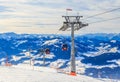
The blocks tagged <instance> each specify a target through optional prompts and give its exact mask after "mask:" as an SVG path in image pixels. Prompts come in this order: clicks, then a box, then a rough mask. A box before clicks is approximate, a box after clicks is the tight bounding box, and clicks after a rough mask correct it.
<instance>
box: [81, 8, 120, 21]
mask: <svg viewBox="0 0 120 82" xmlns="http://www.w3.org/2000/svg"><path fill="white" fill-rule="evenodd" d="M119 9H120V8H116V9H112V10H108V11H105V12H102V13H98V14H95V15H92V16H89V17H86V18H84V19H88V18H92V17H95V16H99V15H103V14H106V13H110V12H113V11H116V10H119ZM84 19H83V20H84Z"/></svg>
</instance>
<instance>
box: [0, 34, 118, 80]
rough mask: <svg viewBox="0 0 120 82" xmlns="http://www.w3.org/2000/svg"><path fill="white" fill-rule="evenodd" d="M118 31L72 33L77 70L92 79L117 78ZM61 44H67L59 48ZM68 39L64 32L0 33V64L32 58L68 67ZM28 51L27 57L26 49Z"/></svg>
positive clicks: (36, 61)
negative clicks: (66, 47) (48, 52)
mask: <svg viewBox="0 0 120 82" xmlns="http://www.w3.org/2000/svg"><path fill="white" fill-rule="evenodd" d="M119 37H120V34H86V35H76V36H75V55H76V66H77V73H78V74H84V75H87V76H91V77H95V78H112V79H119V78H120V38H119ZM62 44H67V45H68V50H67V51H62V49H61V46H62ZM70 45H71V39H70V36H68V35H53V34H51V35H47V34H46V35H42V34H15V33H2V34H0V64H1V65H3V64H4V63H5V62H6V57H7V60H8V61H9V62H11V63H12V64H13V65H18V64H20V63H25V62H26V61H29V60H30V58H31V57H32V58H33V59H34V66H43V55H45V66H47V67H56V66H57V68H60V69H64V70H66V69H69V67H70V49H71V47H70ZM46 48H49V49H50V54H41V52H40V50H41V49H46ZM29 50H31V53H30V54H31V57H30V56H29V53H28V51H29Z"/></svg>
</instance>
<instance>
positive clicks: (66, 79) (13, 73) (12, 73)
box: [0, 65, 104, 82]
mask: <svg viewBox="0 0 120 82" xmlns="http://www.w3.org/2000/svg"><path fill="white" fill-rule="evenodd" d="M22 67H23V68H22ZM27 68H28V69H25V67H24V65H19V66H13V67H2V66H0V82H88V81H91V82H104V81H102V80H97V79H94V78H91V77H87V76H83V75H77V76H70V75H66V74H62V73H57V71H55V70H54V69H51V68H45V67H40V68H38V67H35V69H34V70H33V69H32V67H30V66H27Z"/></svg>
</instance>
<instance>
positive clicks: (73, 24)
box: [59, 16, 88, 75]
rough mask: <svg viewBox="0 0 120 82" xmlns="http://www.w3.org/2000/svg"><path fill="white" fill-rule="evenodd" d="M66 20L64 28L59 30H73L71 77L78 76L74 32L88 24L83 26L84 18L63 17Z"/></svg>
mask: <svg viewBox="0 0 120 82" xmlns="http://www.w3.org/2000/svg"><path fill="white" fill-rule="evenodd" d="M62 17H64V18H65V20H66V21H65V22H63V26H62V27H61V28H60V29H59V30H61V31H66V30H67V29H68V28H71V59H70V60H71V73H70V75H76V66H75V48H74V31H76V30H79V29H81V28H83V27H85V26H88V24H83V23H82V22H81V21H80V18H81V17H82V16H62Z"/></svg>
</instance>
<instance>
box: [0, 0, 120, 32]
mask: <svg viewBox="0 0 120 82" xmlns="http://www.w3.org/2000/svg"><path fill="white" fill-rule="evenodd" d="M118 7H120V0H0V29H1V30H0V33H3V32H16V33H43V34H46V33H50V34H55V33H56V32H57V31H58V29H59V28H60V27H61V26H62V24H63V21H64V19H63V18H62V15H65V14H66V9H67V8H71V9H72V10H73V11H70V12H68V15H77V13H79V15H81V16H83V19H84V18H86V17H88V16H91V15H94V14H97V13H101V12H104V11H107V10H111V9H115V8H118ZM114 17H120V10H117V11H114V12H111V13H108V14H104V15H101V16H97V17H94V18H90V19H86V20H81V21H83V22H85V23H91V22H94V21H99V20H105V19H109V18H114ZM119 22H120V19H117V20H112V21H107V22H101V23H96V24H90V25H89V26H87V27H85V28H82V29H81V30H79V31H77V32H76V33H101V32H103V33H119V32H120V23H119ZM45 24H48V25H45ZM49 24H55V25H49ZM59 33H70V32H69V31H67V32H59Z"/></svg>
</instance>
